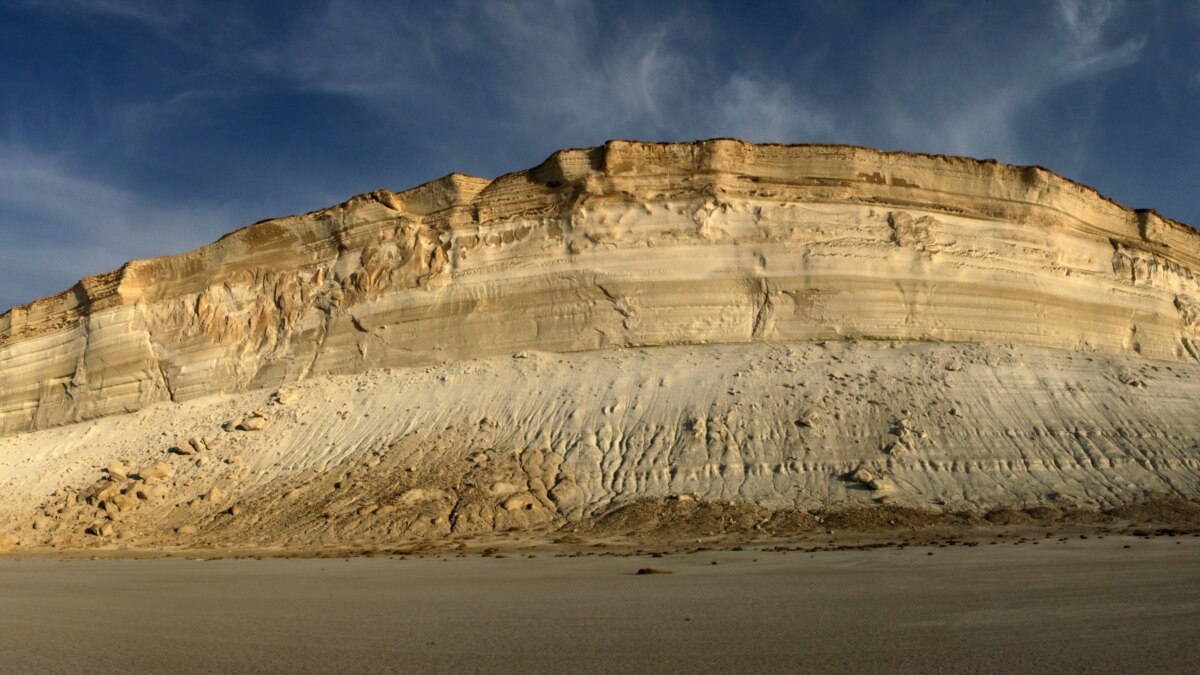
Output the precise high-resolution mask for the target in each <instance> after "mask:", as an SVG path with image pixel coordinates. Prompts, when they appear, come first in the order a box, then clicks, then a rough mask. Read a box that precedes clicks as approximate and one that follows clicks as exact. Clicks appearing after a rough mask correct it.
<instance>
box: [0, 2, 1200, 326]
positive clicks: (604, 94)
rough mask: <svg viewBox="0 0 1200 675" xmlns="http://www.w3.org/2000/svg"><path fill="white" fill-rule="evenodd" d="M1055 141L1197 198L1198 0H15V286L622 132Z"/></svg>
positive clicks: (1071, 173)
mask: <svg viewBox="0 0 1200 675" xmlns="http://www.w3.org/2000/svg"><path fill="white" fill-rule="evenodd" d="M714 136H736V137H741V138H746V139H749V140H754V141H777V142H785V143H786V142H836V143H852V144H861V145H870V146H876V147H880V148H886V149H899V150H913V151H923V152H935V153H952V154H964V155H972V156H977V157H994V158H997V159H1000V160H1002V161H1005V162H1012V163H1018V164H1041V165H1044V166H1047V167H1049V168H1051V169H1053V170H1055V171H1058V172H1059V173H1062V174H1064V175H1066V176H1068V177H1070V178H1073V179H1075V180H1078V181H1081V182H1083V183H1087V184H1089V185H1092V186H1094V187H1096V188H1097V189H1099V190H1100V191H1101V192H1103V193H1105V194H1107V195H1109V196H1111V197H1113V198H1115V199H1117V200H1118V201H1120V202H1122V203H1125V204H1127V205H1130V206H1135V207H1151V208H1155V209H1157V210H1159V211H1160V212H1161V213H1163V214H1165V215H1167V216H1169V217H1172V218H1175V219H1178V220H1182V221H1184V222H1187V223H1189V224H1192V225H1200V197H1198V196H1197V194H1198V188H1200V159H1198V157H1200V0H1175V1H1170V2H1168V1H1163V2H1153V1H1146V2H1141V1H1138V2H1128V3H1122V2H1119V1H1108V0H1058V1H1054V0H1045V1H1035V0H1011V1H1006V2H995V1H994V0H988V1H980V2H970V1H966V0H962V1H950V0H947V1H941V2H938V1H933V2H913V3H900V2H882V1H881V2H859V3H854V2H843V1H839V0H828V1H823V2H795V3H786V2H763V3H761V4H756V3H752V2H733V1H730V2H701V1H697V0H684V1H681V2H665V1H656V2H628V3H625V2H616V1H611V2H606V1H601V0H594V1H590V2H589V1H587V0H575V1H559V2H555V1H553V0H538V1H534V2H511V3H506V2H500V1H492V2H486V1H484V0H479V1H478V2H444V1H443V2H427V3H421V2H411V3H409V2H369V1H366V0H362V1H355V0H344V1H341V2H337V1H330V2H317V1H303V0H290V1H288V2H280V3H272V2H266V1H260V2H253V1H247V2H220V1H218V0H161V1H150V0H144V1H143V0H40V1H39V0H28V1H24V0H0V241H2V242H3V244H2V245H0V311H3V310H4V309H6V308H8V307H9V306H12V305H15V304H21V303H24V302H28V301H31V300H33V299H35V298H37V297H41V296H43V295H47V294H50V293H54V292H57V291H60V290H63V289H65V288H67V287H69V286H70V285H71V284H73V283H74V281H75V280H76V279H78V278H79V277H80V276H83V275H87V274H94V273H97V272H102V271H106V270H108V269H112V268H114V267H116V266H118V265H119V264H120V263H122V262H123V261H125V260H127V259H130V258H135V257H147V256H155V255H163V254H167V253H174V252H180V251H184V250H188V249H191V248H194V247H196V246H199V245H201V244H204V243H207V242H208V241H211V240H213V239H215V238H217V237H218V236H220V235H221V234H223V233H225V232H227V231H229V230H232V229H234V228H236V227H240V226H242V225H245V224H247V223H250V222H253V221H256V220H260V219H262V218H267V217H271V216H280V215H286V214H289V213H296V212H301V211H306V210H311V209H315V208H319V207H322V206H327V205H329V204H333V203H336V202H339V201H342V200H344V199H345V198H347V197H349V196H350V195H353V194H357V193H361V192H365V191H368V190H373V189H377V188H391V189H403V188H407V187H411V186H412V185H415V184H417V183H421V182H424V181H426V180H429V179H433V178H436V177H438V176H441V175H444V174H446V173H449V172H450V171H461V172H464V173H470V174H475V175H479V176H488V177H492V176H496V175H499V174H502V173H506V172H509V171H513V170H517V169H520V168H525V167H528V166H532V165H534V164H536V163H538V162H539V161H541V160H542V159H544V158H545V156H546V155H548V154H549V153H550V152H552V151H554V150H555V149H558V148H563V147H576V146H587V145H596V144H599V143H602V142H603V141H604V140H606V139H610V138H637V139H646V140H690V139H696V138H708V137H714Z"/></svg>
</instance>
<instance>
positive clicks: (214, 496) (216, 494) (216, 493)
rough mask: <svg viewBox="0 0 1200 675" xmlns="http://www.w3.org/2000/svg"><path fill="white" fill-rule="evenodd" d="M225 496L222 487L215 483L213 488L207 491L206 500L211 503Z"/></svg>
mask: <svg viewBox="0 0 1200 675" xmlns="http://www.w3.org/2000/svg"><path fill="white" fill-rule="evenodd" d="M224 496H225V493H223V492H221V488H219V487H217V486H216V485H214V486H213V487H212V489H211V490H209V491H208V492H207V493H205V495H204V501H206V502H210V503H211V502H219V501H221V498H222V497H224Z"/></svg>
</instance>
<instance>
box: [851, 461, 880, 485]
mask: <svg viewBox="0 0 1200 675" xmlns="http://www.w3.org/2000/svg"><path fill="white" fill-rule="evenodd" d="M850 480H852V481H854V482H855V483H861V484H863V485H866V484H867V483H870V482H871V481H873V480H875V474H873V473H871V470H870V469H868V468H867V467H865V466H860V467H858V468H857V469H855V470H854V473H852V474H850Z"/></svg>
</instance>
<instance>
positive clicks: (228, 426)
mask: <svg viewBox="0 0 1200 675" xmlns="http://www.w3.org/2000/svg"><path fill="white" fill-rule="evenodd" d="M241 423H242V418H241V417H235V418H233V419H231V420H229V421H228V422H226V423H225V424H222V425H221V428H222V429H224V430H225V431H234V430H235V429H237V428H238V426H240V425H241Z"/></svg>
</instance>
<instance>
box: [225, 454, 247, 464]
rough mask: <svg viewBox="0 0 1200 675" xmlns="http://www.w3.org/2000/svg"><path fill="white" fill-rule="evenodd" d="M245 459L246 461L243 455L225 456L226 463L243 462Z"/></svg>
mask: <svg viewBox="0 0 1200 675" xmlns="http://www.w3.org/2000/svg"><path fill="white" fill-rule="evenodd" d="M244 461H246V458H245V457H242V456H241V455H234V456H232V457H226V458H225V463H226V464H241V463H242V462H244Z"/></svg>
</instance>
